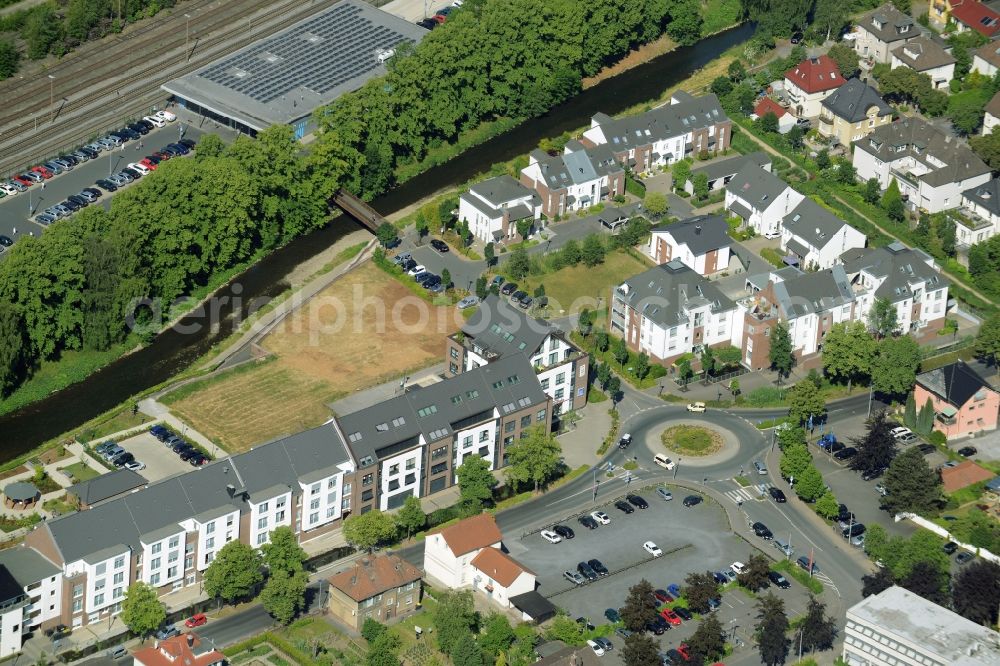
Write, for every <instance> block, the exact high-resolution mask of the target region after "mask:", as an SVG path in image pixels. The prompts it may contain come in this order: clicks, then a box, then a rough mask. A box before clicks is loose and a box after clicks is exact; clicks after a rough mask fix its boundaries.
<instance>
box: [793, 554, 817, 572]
mask: <svg viewBox="0 0 1000 666" xmlns="http://www.w3.org/2000/svg"><path fill="white" fill-rule="evenodd" d="M795 563H796V564H798V565H799V566H800V567H801V568H802V569H803V570H805V571H809V557H808V556H807V555H803V556H802V557H800V558H799V559H797V560H795ZM812 573H813V574H818V573H819V565H818V564H816V561H815V560H813V563H812Z"/></svg>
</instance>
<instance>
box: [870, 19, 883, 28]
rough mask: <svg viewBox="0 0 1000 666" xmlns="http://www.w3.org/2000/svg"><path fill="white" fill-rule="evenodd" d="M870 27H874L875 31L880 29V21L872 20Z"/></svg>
mask: <svg viewBox="0 0 1000 666" xmlns="http://www.w3.org/2000/svg"><path fill="white" fill-rule="evenodd" d="M872 25H873V26H875V29H876V30H881V29H882V21H879V20H878V19H877V18H873V19H872Z"/></svg>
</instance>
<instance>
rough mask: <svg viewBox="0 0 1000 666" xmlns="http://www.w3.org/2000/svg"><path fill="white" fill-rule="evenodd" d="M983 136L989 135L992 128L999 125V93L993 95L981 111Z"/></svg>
mask: <svg viewBox="0 0 1000 666" xmlns="http://www.w3.org/2000/svg"><path fill="white" fill-rule="evenodd" d="M983 110H984V112H985V113H984V114H983V134H990V133H992V132H993V128H995V127H996V126H997V125H1000V92H998V93H996V94H995V95H993V97H991V98H990V101H989V102H987V103H986V108H985V109H983Z"/></svg>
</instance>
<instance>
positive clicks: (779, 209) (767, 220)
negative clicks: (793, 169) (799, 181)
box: [726, 164, 804, 238]
mask: <svg viewBox="0 0 1000 666" xmlns="http://www.w3.org/2000/svg"><path fill="white" fill-rule="evenodd" d="M803 198H804V197H803V195H801V194H799V193H798V192H796V191H795V190H793V189H792V188H791V187H790V186H789V185H788V183H786V182H785V181H783V180H781V179H780V178H778V177H777V176H775V175H774V174H772V173H771V172H770V171H767V170H765V169H762V168H760V167H758V166H757V165H755V164H748V165H746V166H745V167H743V168H742V169H740V172H739V173H737V174H736V175H735V176H733V179H732V180H731V181H729V184H728V185H726V210H728V211H729V212H731V213H733V214H734V215H738V216H739V217H740V218H741V219H742V220H743V223H744V224H745V225H746V226H748V227H750V228H751V229H753V230H754V231H755V232H756V233H757V234H758V235H759V236H764V237H765V238H778V237H779V236H780V235H781V219H782V218H783V217H784V216H785V215H788V214H789V213H790V212H791V211H792V209H794V208H795V207H796V206H797V205H799V202H801V201H802V199H803Z"/></svg>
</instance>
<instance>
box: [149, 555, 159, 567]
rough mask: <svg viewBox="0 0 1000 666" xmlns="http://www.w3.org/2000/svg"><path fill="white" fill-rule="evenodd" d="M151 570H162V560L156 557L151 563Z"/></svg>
mask: <svg viewBox="0 0 1000 666" xmlns="http://www.w3.org/2000/svg"><path fill="white" fill-rule="evenodd" d="M149 568H150V569H159V568H160V558H158V557H154V558H153V561H152V562H150V563H149Z"/></svg>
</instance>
